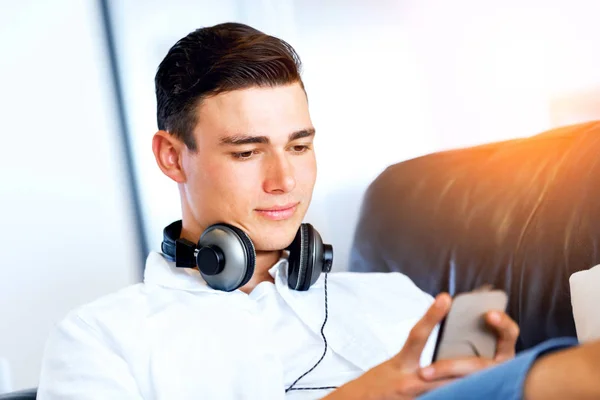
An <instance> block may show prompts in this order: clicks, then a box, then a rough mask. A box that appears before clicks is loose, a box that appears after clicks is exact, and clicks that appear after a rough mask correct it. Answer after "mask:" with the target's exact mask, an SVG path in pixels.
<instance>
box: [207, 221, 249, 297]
mask: <svg viewBox="0 0 600 400" xmlns="http://www.w3.org/2000/svg"><path fill="white" fill-rule="evenodd" d="M204 247H213V248H217V249H218V250H219V251H220V252H221V253H222V255H223V261H224V266H223V268H222V270H221V271H220V272H219V273H217V274H207V273H203V271H202V265H198V269H200V273H201V274H202V277H203V278H204V280H205V281H206V283H208V285H209V286H211V287H212V288H214V289H218V290H224V291H227V292H230V291H233V290H236V289H239V288H240V287H242V286H244V285H245V284H246V283H248V281H250V278H252V275H253V274H254V268H255V264H256V251H255V249H254V244H253V243H252V240H250V237H249V236H248V235H247V234H246V233H245V232H244V231H242V230H241V229H239V228H237V227H235V226H233V225H229V224H215V225H211V226H210V227H208V228H207V229H206V230H205V231H204V232H203V233H202V236H201V237H200V240H199V241H198V248H199V249H201V248H204ZM198 254H200V253H198ZM198 264H200V263H198Z"/></svg>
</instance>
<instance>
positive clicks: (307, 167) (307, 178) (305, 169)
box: [295, 155, 317, 190]
mask: <svg viewBox="0 0 600 400" xmlns="http://www.w3.org/2000/svg"><path fill="white" fill-rule="evenodd" d="M295 171H296V173H295V175H296V182H297V183H298V184H299V186H301V187H302V188H303V189H305V190H312V187H313V186H314V184H315V180H316V178H317V162H316V159H315V157H314V155H313V156H310V157H303V158H302V159H301V160H300V161H299V163H298V164H297V165H296V167H295Z"/></svg>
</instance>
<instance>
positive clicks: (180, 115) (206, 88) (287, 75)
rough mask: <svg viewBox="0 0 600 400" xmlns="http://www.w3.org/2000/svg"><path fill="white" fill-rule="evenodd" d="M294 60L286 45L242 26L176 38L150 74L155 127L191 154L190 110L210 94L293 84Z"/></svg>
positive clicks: (192, 122)
mask: <svg viewBox="0 0 600 400" xmlns="http://www.w3.org/2000/svg"><path fill="white" fill-rule="evenodd" d="M301 65H302V64H301V62H300V57H299V56H298V54H297V53H296V51H295V50H294V49H293V47H292V46H290V45H289V44H288V43H287V42H285V41H283V40H281V39H278V38H276V37H273V36H270V35H267V34H265V33H263V32H261V31H259V30H257V29H254V28H252V27H250V26H248V25H244V24H240V23H232V22H228V23H223V24H219V25H214V26H211V27H205V28H200V29H197V30H195V31H193V32H191V33H189V34H188V35H187V36H186V37H184V38H182V39H180V40H179V41H178V42H177V43H175V45H174V46H173V47H171V49H170V50H169V52H168V53H167V55H166V56H165V58H164V59H163V60H162V62H161V63H160V65H159V67H158V71H157V72H156V77H155V79H154V84H155V87H156V101H157V109H156V118H157V122H158V129H160V130H165V131H168V132H169V133H170V134H172V135H174V136H175V137H177V138H179V139H181V140H182V141H183V142H184V143H185V145H186V146H187V147H188V148H189V149H190V150H192V151H195V150H196V141H195V139H194V136H193V130H194V127H195V126H196V124H197V123H198V116H197V113H196V110H197V109H198V106H199V105H200V104H201V102H202V101H203V100H204V99H205V98H207V97H210V96H214V95H217V94H219V93H224V92H228V91H233V90H238V89H247V88H250V87H275V86H279V85H287V84H291V83H296V82H299V83H300V84H301V85H302V79H301V77H300V72H301Z"/></svg>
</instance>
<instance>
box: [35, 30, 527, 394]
mask: <svg viewBox="0 0 600 400" xmlns="http://www.w3.org/2000/svg"><path fill="white" fill-rule="evenodd" d="M299 69H300V60H299V58H298V56H297V55H296V53H295V52H294V50H293V49H292V47H291V46H290V45H288V44H287V43H285V42H283V41H282V40H279V39H277V38H274V37H271V36H268V35H265V34H263V33H262V32H259V31H257V30H255V29H253V28H251V27H248V26H245V25H242V24H235V23H226V24H221V25H217V26H213V27H209V28H204V29H199V30H197V31H195V32H192V33H190V34H189V35H187V36H186V37H185V38H183V39H181V40H180V41H179V42H178V43H176V44H175V45H174V46H173V47H172V48H171V49H170V51H169V52H168V54H167V55H166V57H165V59H164V60H163V61H162V63H161V64H160V66H159V68H158V72H157V74H156V80H155V84H156V96H157V108H158V110H157V119H158V128H159V131H158V132H157V133H156V134H155V135H154V138H153V142H152V149H153V152H154V155H155V158H156V162H157V164H158V167H159V168H160V169H161V170H162V172H163V173H164V174H165V175H166V176H168V177H169V178H170V179H172V180H173V181H174V182H176V183H177V185H178V188H179V192H180V195H181V208H182V221H181V224H180V225H178V224H175V225H174V228H173V229H172V232H171V234H173V235H175V236H176V237H174V238H173V239H179V241H178V245H177V246H179V244H182V247H177V246H175V245H173V246H174V247H173V246H172V247H169V245H167V246H166V247H163V252H164V253H165V254H160V253H152V254H150V255H149V257H148V260H147V264H146V270H145V277H144V283H141V284H138V285H134V286H132V287H129V288H126V289H124V290H121V291H119V292H118V293H115V294H111V295H108V296H106V297H104V298H101V299H99V300H97V301H95V302H93V303H91V304H88V305H85V306H83V307H80V308H78V309H77V310H75V311H73V312H72V313H70V314H69V315H68V316H67V318H66V319H65V320H64V321H62V323H61V324H60V325H59V326H58V328H57V330H56V331H55V332H53V334H52V335H51V337H50V339H49V341H48V344H47V347H46V352H45V356H44V361H43V367H42V372H41V379H40V385H39V394H38V395H39V398H40V399H82V398H86V399H96V398H97V399H188V398H190V399H191V398H210V399H212V398H214V399H234V398H244V399H279V398H283V397H284V396H286V395H288V396H290V397H294V396H295V397H297V398H317V397H323V396H326V395H328V394H329V395H331V396H332V398H354V397H353V396H357V397H356V398H363V395H366V394H368V395H369V398H372V399H379V398H381V399H383V398H386V399H387V398H405V397H401V396H407V397H413V396H418V395H420V394H422V393H426V392H428V391H430V390H431V389H434V388H436V387H439V386H442V385H445V384H446V383H448V382H451V381H453V380H455V379H457V378H460V377H462V376H465V375H469V374H471V373H473V372H475V371H478V370H481V369H483V368H485V367H487V366H490V365H493V364H496V363H501V362H503V361H505V360H508V359H510V358H512V357H513V356H514V344H515V341H516V338H517V336H518V327H517V326H516V324H515V323H514V322H513V321H512V320H511V319H510V318H509V317H508V316H507V315H505V314H504V313H502V312H491V313H490V314H489V315H487V322H488V323H489V324H490V325H491V327H492V328H494V329H495V331H496V332H497V334H498V346H497V354H496V356H495V358H494V359H489V360H488V359H483V358H472V359H463V360H455V361H445V362H439V363H436V364H434V368H435V374H434V375H433V376H429V377H428V376H427V374H426V372H423V371H421V366H422V365H424V364H429V363H430V362H431V357H432V351H433V344H434V341H435V338H436V334H435V332H436V330H435V327H436V325H437V324H438V323H439V322H440V321H441V319H442V318H443V317H444V316H445V315H446V313H447V312H448V309H449V307H450V302H451V300H450V298H449V296H447V295H441V296H439V298H438V299H437V300H436V301H435V302H434V301H433V299H431V297H430V296H428V295H426V294H425V293H423V292H422V291H421V290H419V289H418V288H417V287H416V286H415V285H413V284H412V282H411V281H410V280H409V279H408V278H407V277H405V276H403V275H401V274H397V273H390V274H352V273H336V274H332V275H331V276H329V278H327V275H326V274H321V276H320V277H319V279H318V280H316V282H312V281H311V282H309V284H307V285H306V287H305V288H304V289H307V288H308V290H294V289H293V288H290V284H289V283H290V281H291V280H297V279H300V278H299V276H300V275H302V273H299V272H298V271H297V270H296V272H290V271H292V270H293V269H294V268H293V265H292V264H294V263H296V261H293V262H292V259H294V260H295V258H294V257H295V256H294V254H296V253H293V252H292V251H291V250H290V252H288V251H284V250H286V249H290V248H291V247H290V246H291V245H293V243H294V241H295V238H296V236H297V234H299V232H302V230H299V229H300V227H301V222H302V220H303V218H304V215H305V213H306V210H307V208H308V206H309V204H310V201H311V196H312V192H313V186H314V184H315V179H316V174H317V168H316V160H315V151H314V145H313V139H314V136H315V128H314V126H313V124H312V122H311V119H310V115H309V111H308V102H307V94H306V92H305V90H304V87H303V84H302V80H301V77H300V73H299ZM223 223H226V224H228V225H229V226H232V227H233V228H231V229H229V231H228V232H230V233H231V232H234V233H235V234H236V235H238V236H236V237H238V239H239V240H238V239H231V240H230V239H226V240H225V241H226V242H227V243H229V244H227V245H226V246H225V247H227V246H229V245H231V246H233V247H236V246H237V247H236V248H238V249H240V248H243V249H245V250H243V251H242V250H240V252H241V253H240V254H242V255H241V256H240V257H241V258H242V259H243V260H244V261H243V262H240V263H239V265H238V264H236V265H237V267H239V268H242V269H243V268H247V267H248V265H250V264H252V266H253V268H249V269H246V270H245V271H246V272H244V274H243V276H244V278H245V279H244V280H243V284H242V285H241V286H240V287H239V288H236V287H235V285H234V286H230V287H229V286H228V287H227V290H220V289H222V287H216V286H219V285H217V284H215V283H214V281H213V280H212V279H213V278H214V277H215V276H219V274H221V273H224V272H223V271H224V270H223V268H225V270H227V271H230V270H231V269H232V267H231V264H230V261H228V260H230V258H231V254H230V253H228V255H227V256H226V257H224V255H223V254H221V253H219V251H220V250H219V251H217V250H214V248H212V247H211V248H210V249H209V250H207V251H208V253H206V251H205V252H204V253H202V254H203V255H202V257H200V256H199V255H200V252H195V250H194V249H193V246H194V244H196V243H198V241H199V239H200V238H201V237H202V236H203V234H204V233H206V232H209V231H210V227H212V226H214V225H215V224H223ZM303 229H304V228H303ZM236 232H237V233H236ZM221 233H222V232H221ZM232 235H233V234H232ZM240 235H241V236H240ZM244 235H247V239H240V238H242V237H243V236H244ZM307 235H309V234H307ZM300 237H304V236H302V235H300ZM307 237H312V238H314V237H316V234H314V233H313V234H312V236H311V235H309V236H307ZM217 239H218V238H217ZM217 239H215V240H217ZM236 240H237V241H236ZM302 240H304V239H302ZM302 240H301V243H304V244H303V245H301V246H300V247H299V250H298V251H300V252H301V253H300V254H303V256H302V257H303V258H304V261H302V258H301V259H300V261H298V262H299V263H303V262H304V263H306V262H307V261H306V260H307V258H310V257H313V262H314V263H316V264H318V263H319V262H320V259H319V257H321V256H322V252H321V253H319V246H318V245H317V244H316V243H317V242H318V240H316V239H315V242H314V243H313V242H311V243H313V244H314V245H310V246H309V245H307V244H306V242H303V241H302ZM234 242H235V243H234ZM238 242H239V243H238ZM186 243H187V246H188V247H186ZM232 243H233V244H232ZM190 246H191V247H190ZM240 246H246V247H240ZM222 247H223V246H222ZM305 247H306V248H305ZM175 248H177V250H175ZM186 248H187V249H188V250H189V249H190V248H191V249H192V250H189V251H191V253H190V254H194V256H198V257H199V258H198V259H202V260H205V261H202V262H200V263H199V264H201V265H199V266H198V267H199V268H195V267H196V265H191V264H190V265H187V266H188V267H190V268H178V267H177V265H178V263H180V258H181V257H182V254H183V253H179V250H182V251H184V250H185V249H186ZM207 248H208V246H207ZM169 249H170V250H169ZM224 251H225V252H227V251H229V250H224ZM236 251H237V250H236ZM169 252H171V254H170V255H168V254H166V253H169ZM302 252H305V253H302ZM206 254H208V255H206ZM236 254H238V253H236ZM314 254H318V255H316V256H315V255H314ZM203 257H204V258H203ZM236 257H237V256H236ZM288 258H290V259H289V261H288ZM173 259H176V261H175V262H174V261H173ZM223 259H225V263H224V264H222V263H221V264H219V263H220V262H221V261H222V260H223ZM219 260H221V261H219ZM204 262H206V265H208V264H210V265H213V264H214V266H215V267H214V269H213V270H211V271H208V269H211V268H212V267H211V268H207V266H206V265H203V264H204ZM294 265H295V264H294ZM198 269H200V270H203V273H202V274H201V273H200V272H199V271H198ZM248 271H249V272H248ZM319 272H320V270H319V271H317V273H316V275H315V278H316V277H318V275H319ZM327 279H328V280H327ZM209 283H210V284H209ZM238 283H239V282H238ZM292 286H293V285H292ZM432 303H433V304H432ZM324 321H327V325H326V328H325V329H324V330H323V328H322V326H323V325H324V323H325V322H324ZM325 338H326V341H325V340H324V339H325ZM323 354H324V355H323ZM322 355H323V357H322ZM318 361H320V363H318V365H317V366H316V367H315V368H314V369H312V368H311V367H313V366H314V365H316V364H317V362H318ZM309 370H310V372H309V373H308V374H306V375H305V374H304V373H305V372H307V371H309ZM300 377H301V379H299V380H298V378H300Z"/></svg>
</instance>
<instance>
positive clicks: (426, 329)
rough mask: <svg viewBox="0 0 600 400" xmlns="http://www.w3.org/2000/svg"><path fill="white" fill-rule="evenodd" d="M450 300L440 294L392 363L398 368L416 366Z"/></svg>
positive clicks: (413, 329) (444, 314)
mask: <svg viewBox="0 0 600 400" xmlns="http://www.w3.org/2000/svg"><path fill="white" fill-rule="evenodd" d="M451 303H452V299H451V298H450V296H449V295H448V294H447V293H441V294H439V295H438V296H437V297H436V298H435V301H434V302H433V304H432V305H431V307H429V309H428V310H427V312H425V315H423V317H422V318H421V319H420V320H419V322H417V323H416V324H415V326H413V328H412V329H411V331H410V333H409V334H408V338H407V339H406V342H405V343H404V346H403V347H402V350H401V351H400V352H399V353H398V354H397V355H396V356H395V357H394V359H393V361H394V362H396V363H397V365H399V366H406V367H409V366H408V365H406V364H407V363H410V364H411V365H410V367H414V366H418V363H419V360H420V358H421V353H422V352H423V348H424V347H425V344H426V343H427V339H428V338H429V335H431V331H433V329H434V328H435V326H436V325H437V324H439V323H440V321H441V320H442V319H444V317H445V316H446V314H448V310H449V309H450V304H451Z"/></svg>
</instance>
